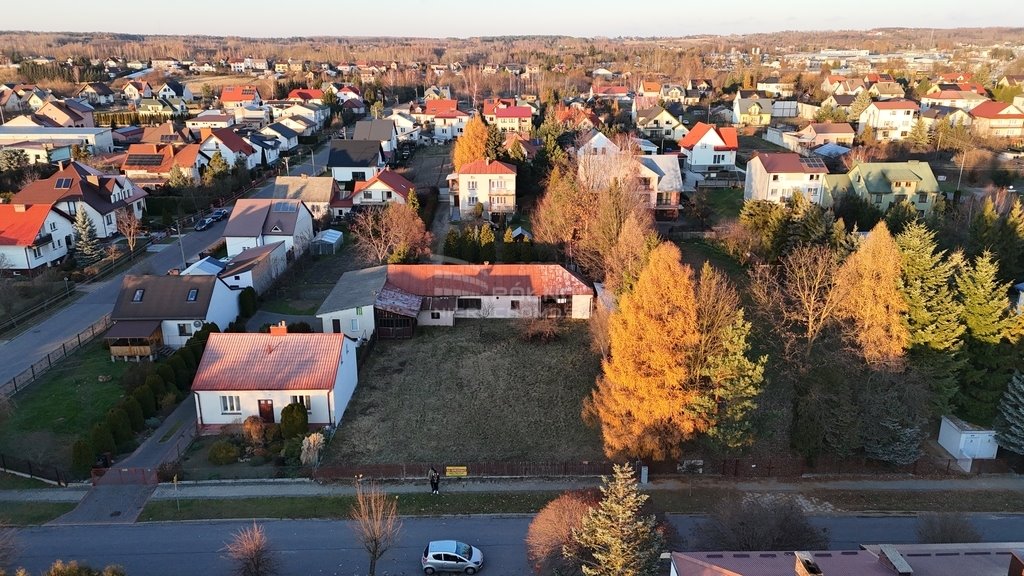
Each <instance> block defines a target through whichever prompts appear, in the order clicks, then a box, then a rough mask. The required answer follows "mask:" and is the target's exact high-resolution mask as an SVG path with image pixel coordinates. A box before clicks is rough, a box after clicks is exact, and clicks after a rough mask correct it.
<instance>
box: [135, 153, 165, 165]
mask: <svg viewBox="0 0 1024 576" xmlns="http://www.w3.org/2000/svg"><path fill="white" fill-rule="evenodd" d="M163 163H164V157H163V155H162V154H132V155H130V156H128V162H127V164H128V165H129V166H159V165H161V164H163Z"/></svg>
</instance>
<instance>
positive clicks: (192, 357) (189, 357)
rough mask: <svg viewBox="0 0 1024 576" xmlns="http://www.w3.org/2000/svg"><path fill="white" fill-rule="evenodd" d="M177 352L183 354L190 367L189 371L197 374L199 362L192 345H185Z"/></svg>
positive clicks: (182, 357) (186, 363)
mask: <svg viewBox="0 0 1024 576" xmlns="http://www.w3.org/2000/svg"><path fill="white" fill-rule="evenodd" d="M175 354H178V355H179V356H181V359H182V360H184V361H185V366H187V367H188V370H189V372H191V373H193V374H195V372H196V368H197V367H198V363H197V362H196V354H195V352H193V351H192V347H191V346H184V347H182V348H180V349H179V350H178V351H177V352H175Z"/></svg>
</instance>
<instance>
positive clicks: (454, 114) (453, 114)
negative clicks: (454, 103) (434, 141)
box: [434, 110, 469, 118]
mask: <svg viewBox="0 0 1024 576" xmlns="http://www.w3.org/2000/svg"><path fill="white" fill-rule="evenodd" d="M466 116H469V114H466V113H465V112H463V111H462V110H447V111H445V112H438V113H437V114H434V118H464V117H466Z"/></svg>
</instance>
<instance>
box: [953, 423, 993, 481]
mask: <svg viewBox="0 0 1024 576" xmlns="http://www.w3.org/2000/svg"><path fill="white" fill-rule="evenodd" d="M939 445H940V446H942V447H943V448H944V449H945V450H946V451H947V452H949V453H950V454H951V455H952V456H953V457H954V458H956V460H957V465H958V466H960V468H961V469H963V471H964V472H970V471H971V464H972V463H973V462H974V460H992V459H994V458H995V457H996V452H997V451H998V450H999V445H998V444H997V443H996V432H995V430H987V429H985V428H982V427H981V426H975V425H974V424H971V423H969V422H964V421H963V420H961V419H959V418H957V417H956V416H943V417H942V426H941V427H940V428H939Z"/></svg>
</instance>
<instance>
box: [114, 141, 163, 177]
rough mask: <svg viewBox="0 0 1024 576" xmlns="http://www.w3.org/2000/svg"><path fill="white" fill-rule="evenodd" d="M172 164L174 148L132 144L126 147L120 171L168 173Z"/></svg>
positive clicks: (160, 145) (159, 145)
mask: <svg viewBox="0 0 1024 576" xmlns="http://www.w3.org/2000/svg"><path fill="white" fill-rule="evenodd" d="M173 162H174V147H173V146H171V145H170V144H132V145H130V146H129V147H128V153H127V154H126V156H125V159H124V163H123V164H121V170H122V171H128V170H144V171H146V172H170V171H171V167H172V166H173Z"/></svg>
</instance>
